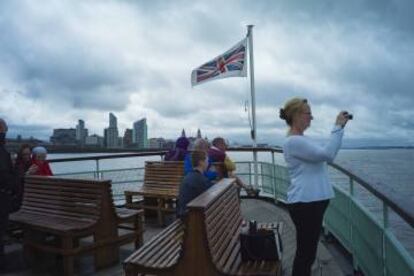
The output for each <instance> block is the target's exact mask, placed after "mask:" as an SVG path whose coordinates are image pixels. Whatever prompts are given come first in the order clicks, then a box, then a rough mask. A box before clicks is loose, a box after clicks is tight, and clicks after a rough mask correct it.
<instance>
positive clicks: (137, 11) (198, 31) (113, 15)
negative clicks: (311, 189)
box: [0, 0, 414, 146]
mask: <svg viewBox="0 0 414 276" xmlns="http://www.w3.org/2000/svg"><path fill="white" fill-rule="evenodd" d="M413 13H414V2H413V1H410V0H405V1H403V0H372V1H364V0H349V1H320V0H315V1H292V0H283V1H276V0H275V1H265V0H262V1H231V0H229V1H216V0H213V1H211V0H210V1H132V0H131V1H104V0H97V1H93V0H82V1H81V0H79V1H74V0H71V1H64V0H63V1H61V0H60V1H49V0H45V1H41V4H40V2H39V1H15V0H13V1H12V0H9V1H8V0H6V1H1V2H0V98H1V103H0V117H2V118H5V119H6V120H7V122H8V124H9V134H8V136H9V137H12V138H13V137H16V135H17V134H21V135H22V136H23V137H29V136H34V137H38V138H41V139H45V140H48V138H49V136H51V135H52V131H53V129H54V128H70V127H75V126H76V124H77V121H78V119H83V120H84V121H85V124H86V127H87V128H88V129H89V134H94V133H96V134H98V135H103V129H104V128H105V127H107V126H108V125H109V112H112V113H114V114H115V115H116V116H117V118H118V127H119V132H120V133H121V134H123V132H124V130H125V129H126V128H132V124H133V122H134V121H137V120H139V119H141V118H143V117H146V118H147V123H148V135H149V137H165V138H171V139H173V138H176V137H178V136H179V135H180V134H181V130H182V129H183V128H184V129H185V130H186V132H187V135H192V136H195V135H196V132H197V129H198V128H200V129H201V132H202V134H203V136H204V135H206V136H208V137H210V138H212V137H214V136H224V137H225V138H227V139H229V140H230V141H232V142H239V143H249V142H250V130H249V129H250V126H249V116H248V112H246V108H245V107H246V102H247V104H250V86H249V79H248V78H227V79H221V80H217V81H211V82H208V83H205V84H201V85H199V86H195V87H191V82H190V76H191V71H192V70H193V69H194V68H196V67H198V66H200V65H201V64H203V63H205V62H207V61H209V60H211V59H212V58H214V57H216V56H218V55H219V54H221V53H224V52H225V51H227V50H228V49H229V48H231V47H232V46H233V45H234V44H236V43H237V42H238V41H240V40H241V39H243V38H244V37H245V36H246V25H248V24H252V25H254V28H253V45H254V47H253V53H254V74H255V86H256V113H257V138H258V142H259V143H269V144H272V145H279V144H280V143H282V142H283V139H284V137H285V136H286V132H287V127H286V124H285V123H284V122H283V121H282V120H280V119H279V117H278V115H279V112H278V110H279V108H280V107H282V106H283V105H284V103H285V102H286V101H287V100H288V99H290V98H292V97H304V98H307V99H308V101H309V103H310V105H311V108H312V113H313V116H314V120H313V121H312V125H311V127H310V128H309V129H308V130H307V131H306V135H309V136H311V137H314V138H315V139H321V140H323V139H326V138H327V137H328V136H329V132H330V130H331V128H332V126H333V123H334V120H335V117H336V115H337V113H338V112H339V111H340V110H347V111H349V112H351V113H353V114H354V120H353V121H351V122H350V123H349V124H348V125H347V127H346V134H345V138H344V143H345V145H350V146H361V145H365V146H378V145H394V146H395V145H402V146H407V145H411V146H413V145H414V120H413V118H414V108H412V107H413V106H414V93H413V92H414V91H413V88H414V78H413V73H414V17H413V16H412V14H413Z"/></svg>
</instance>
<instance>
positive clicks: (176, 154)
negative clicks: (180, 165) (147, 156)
mask: <svg viewBox="0 0 414 276" xmlns="http://www.w3.org/2000/svg"><path fill="white" fill-rule="evenodd" d="M189 144H190V141H188V139H187V138H186V137H180V138H178V139H177V141H176V142H175V148H174V149H173V150H170V151H169V152H167V154H165V157H164V160H165V161H184V159H185V155H186V154H187V148H188V145H189Z"/></svg>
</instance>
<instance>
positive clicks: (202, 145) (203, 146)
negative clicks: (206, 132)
mask: <svg viewBox="0 0 414 276" xmlns="http://www.w3.org/2000/svg"><path fill="white" fill-rule="evenodd" d="M208 148H209V144H208V142H207V141H206V140H204V139H203V138H198V139H197V140H195V142H194V150H195V151H208Z"/></svg>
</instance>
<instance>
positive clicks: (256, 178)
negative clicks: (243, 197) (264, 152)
mask: <svg viewBox="0 0 414 276" xmlns="http://www.w3.org/2000/svg"><path fill="white" fill-rule="evenodd" d="M253 162H254V185H253V186H255V187H256V188H258V187H259V166H258V161H257V151H256V150H255V149H253Z"/></svg>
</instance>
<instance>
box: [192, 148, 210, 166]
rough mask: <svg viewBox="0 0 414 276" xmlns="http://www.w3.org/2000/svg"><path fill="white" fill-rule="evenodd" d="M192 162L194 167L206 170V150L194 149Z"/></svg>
mask: <svg viewBox="0 0 414 276" xmlns="http://www.w3.org/2000/svg"><path fill="white" fill-rule="evenodd" d="M191 164H192V165H193V168H198V169H201V170H202V171H205V170H206V169H207V165H208V162H207V153H206V152H205V151H198V150H196V151H193V153H192V154H191Z"/></svg>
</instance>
